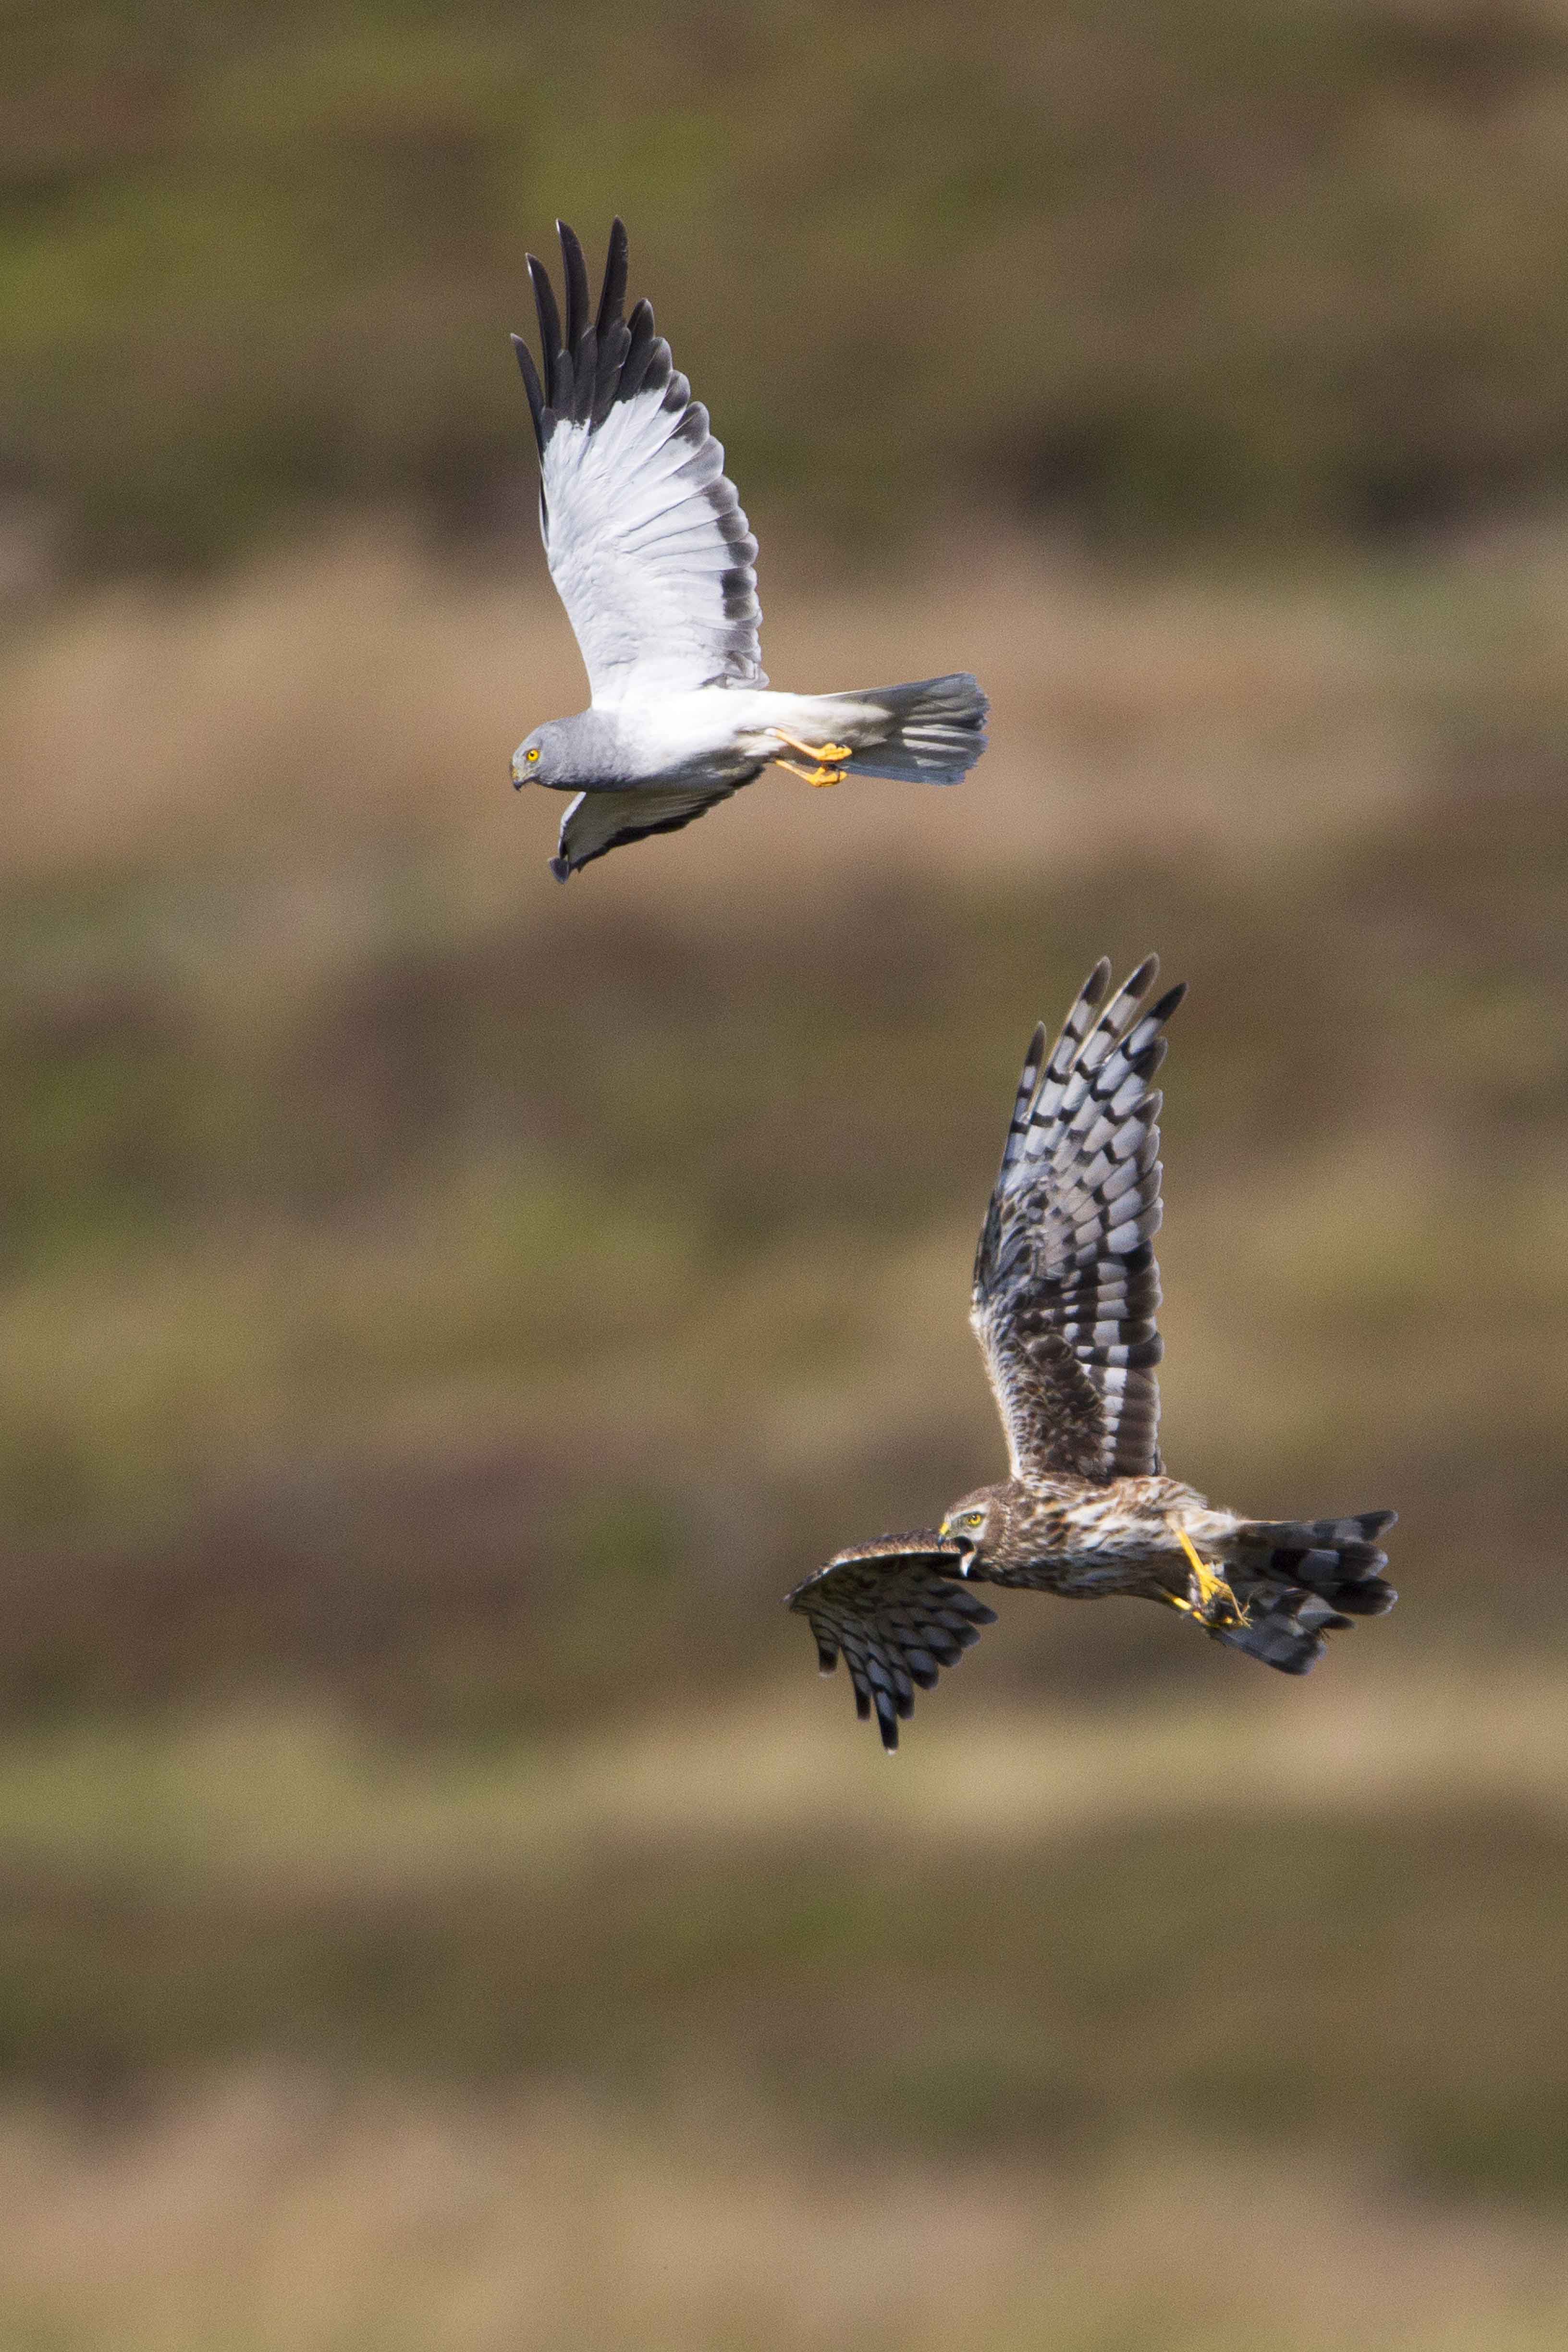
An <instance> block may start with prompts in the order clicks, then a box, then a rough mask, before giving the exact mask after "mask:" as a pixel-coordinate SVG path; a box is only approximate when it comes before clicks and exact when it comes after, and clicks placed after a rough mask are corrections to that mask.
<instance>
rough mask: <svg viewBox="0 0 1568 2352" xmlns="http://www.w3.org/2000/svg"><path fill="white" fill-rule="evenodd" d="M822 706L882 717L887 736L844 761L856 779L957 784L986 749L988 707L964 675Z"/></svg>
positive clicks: (833, 698) (840, 697)
mask: <svg viewBox="0 0 1568 2352" xmlns="http://www.w3.org/2000/svg"><path fill="white" fill-rule="evenodd" d="M822 699H823V700H824V701H825V702H854V703H858V705H859V706H860V708H861V709H865V708H866V707H867V706H868V705H869V706H871V707H872V708H874V709H876V708H879V709H882V710H883V711H885V712H886V714H887V719H888V731H887V733H886V734H885V735H884V736H882V737H881V738H880V739H879V740H878V741H876V742H873V743H868V744H866V745H865V746H864V747H863V748H862V749H861V750H859V751H857V752H856V754H855V756H854V758H853V759H852V760H850V761H848V763H847V764H848V767H849V769H850V771H851V772H853V773H854V774H856V775H858V776H892V777H894V778H895V779H896V780H897V781H898V782H900V783H911V784H956V783H961V782H963V778H964V777H965V776H966V775H967V774H968V773H969V771H970V770H971V768H973V765H974V762H975V761H976V760H978V759H979V757H980V754H981V753H982V751H984V749H985V720H986V717H987V714H988V713H989V711H990V709H991V705H990V704H989V702H987V700H986V698H985V697H984V694H982V692H981V691H980V688H979V685H978V683H977V682H976V680H975V679H974V678H973V677H971V676H970V674H969V672H968V671H967V670H954V671H952V673H951V674H950V675H949V676H948V677H921V678H917V679H916V680H915V681H914V683H913V685H911V686H868V687H864V688H861V690H860V691H859V692H858V693H857V694H826V695H824V696H823V698H822Z"/></svg>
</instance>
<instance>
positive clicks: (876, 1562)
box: [788, 956, 1397, 1751]
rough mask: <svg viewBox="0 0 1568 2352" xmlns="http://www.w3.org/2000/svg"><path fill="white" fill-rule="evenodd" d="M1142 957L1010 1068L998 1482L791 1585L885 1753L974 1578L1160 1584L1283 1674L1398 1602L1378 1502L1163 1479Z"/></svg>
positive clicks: (1080, 1589)
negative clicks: (1285, 1507)
mask: <svg viewBox="0 0 1568 2352" xmlns="http://www.w3.org/2000/svg"><path fill="white" fill-rule="evenodd" d="M1158 969H1159V967H1158V965H1157V963H1156V961H1155V960H1154V958H1153V957H1152V956H1151V957H1150V959H1149V960H1148V961H1147V962H1146V963H1142V964H1140V965H1139V967H1138V969H1137V971H1135V972H1134V973H1133V974H1132V976H1131V979H1130V980H1128V981H1126V982H1124V983H1123V985H1122V986H1121V988H1120V989H1118V990H1117V991H1116V992H1115V993H1114V994H1110V964H1109V963H1106V962H1100V963H1098V964H1096V966H1095V968H1094V970H1093V971H1091V972H1090V974H1089V978H1088V980H1087V981H1086V982H1084V985H1083V987H1082V989H1081V990H1080V992H1079V997H1078V1000H1077V1002H1076V1003H1075V1004H1074V1005H1073V1008H1072V1011H1071V1012H1070V1013H1068V1019H1067V1025H1066V1026H1065V1028H1064V1029H1063V1031H1062V1033H1061V1035H1060V1036H1059V1037H1058V1040H1057V1042H1056V1045H1054V1046H1053V1048H1052V1049H1051V1052H1050V1054H1049V1055H1047V1052H1046V1032H1045V1030H1044V1029H1043V1028H1039V1029H1037V1030H1036V1032H1035V1034H1034V1039H1033V1041H1032V1043H1031V1045H1030V1046H1029V1051H1028V1055H1027V1056H1026V1060H1025V1063H1024V1075H1023V1077H1022V1078H1021V1080H1020V1081H1019V1085H1018V1095H1017V1100H1016V1104H1015V1106H1014V1110H1013V1117H1012V1121H1011V1123H1010V1125H1009V1127H1008V1129H1007V1141H1006V1146H1005V1150H1004V1151H1003V1154H1002V1168H1001V1172H1000V1174H999V1175H998V1177H997V1179H996V1185H995V1190H994V1192H993V1193H992V1196H991V1204H990V1207H989V1208H988V1209H987V1211H986V1213H985V1223H984V1226H983V1228H982V1230H981V1235H980V1247H979V1250H978V1252H977V1254H976V1256H975V1261H974V1289H973V1304H972V1307H971V1311H970V1321H971V1323H972V1324H973V1328H974V1331H975V1334H976V1336H977V1338H978V1339H979V1341H980V1346H981V1349H982V1352H983V1354H984V1359H985V1369H986V1371H987V1373H988V1375H989V1377H990V1381H991V1386H992V1389H993V1391H994V1394H995V1398H996V1403H997V1407H998V1409H999V1411H1000V1412H1001V1415H1002V1423H1003V1426H1004V1428H1005V1431H1006V1434H1007V1450H1008V1454H1009V1455H1010V1457H1011V1469H1012V1475H1011V1476H1010V1477H1007V1478H1005V1479H1003V1480H1001V1481H1000V1482H998V1483H997V1484H995V1485H994V1486H979V1487H976V1489H975V1490H974V1492H973V1494H972V1495H965V1496H963V1500H962V1501H960V1502H957V1503H954V1504H953V1506H952V1508H951V1510H950V1511H949V1512H948V1514H947V1517H945V1518H944V1519H943V1520H942V1525H941V1526H940V1527H939V1528H922V1529H921V1530H920V1531H918V1532H917V1533H915V1534H912V1535H889V1536H879V1537H877V1538H875V1539H874V1540H873V1541H872V1542H870V1543H865V1544H856V1545H854V1546H853V1547H852V1548H851V1549H849V1550H848V1551H841V1552H840V1553H839V1554H838V1556H837V1559H834V1560H831V1561H830V1562H829V1563H828V1565H827V1566H826V1568H823V1569H819V1570H817V1572H816V1575H815V1576H809V1577H807V1579H806V1580H805V1583H804V1584H801V1585H798V1586H797V1587H796V1588H795V1591H794V1592H792V1593H791V1594H789V1596H788V1601H789V1606H790V1607H791V1608H792V1609H795V1610H798V1611H799V1612H800V1613H801V1614H802V1615H803V1616H804V1617H805V1618H806V1619H808V1620H809V1622H810V1625H811V1630H812V1632H813V1633H815V1634H816V1649H817V1658H818V1663H819V1664H820V1665H821V1667H822V1671H823V1673H824V1674H825V1675H826V1674H831V1673H832V1672H833V1670H834V1667H835V1665H836V1664H837V1661H838V1657H839V1654H840V1653H842V1654H843V1656H844V1658H845V1659H846V1661H847V1664H848V1667H849V1676H850V1680H851V1682H852V1683H853V1684H854V1686H855V1704H856V1710H857V1712H858V1714H859V1716H860V1717H861V1718H862V1720H864V1719H865V1718H866V1717H868V1716H870V1715H872V1714H875V1716H876V1718H877V1723H878V1727H879V1730H880V1732H881V1736H882V1745H883V1746H884V1748H888V1749H889V1751H891V1750H892V1749H893V1748H897V1746H898V1744H899V1721H900V1717H904V1716H907V1715H908V1714H909V1713H910V1708H911V1706H912V1705H913V1701H914V1691H915V1685H917V1684H918V1685H920V1686H921V1688H922V1689H925V1690H929V1689H930V1688H931V1685H932V1684H933V1683H934V1682H935V1681H936V1678H937V1670H938V1668H939V1667H941V1666H952V1665H956V1664H958V1661H959V1659H960V1658H961V1657H962V1656H963V1653H964V1651H965V1650H966V1649H968V1648H969V1646H970V1645H971V1643H973V1642H975V1641H977V1640H978V1639H979V1634H980V1628H981V1627H982V1626H983V1625H990V1624H994V1622H995V1612H994V1610H992V1609H989V1608H987V1607H986V1605H985V1603H984V1601H982V1600H981V1598H980V1596H979V1594H978V1592H977V1591H975V1589H974V1588H975V1587H976V1586H977V1585H982V1584H1001V1585H1024V1586H1026V1587H1028V1589H1029V1590H1030V1591H1037V1592H1056V1593H1060V1594H1062V1595H1063V1596H1064V1597H1065V1598H1068V1599H1073V1600H1083V1601H1092V1600H1099V1599H1100V1598H1101V1597H1102V1596H1104V1595H1105V1594H1108V1593H1127V1594H1131V1595H1134V1596H1136V1597H1137V1598H1139V1599H1142V1600H1145V1601H1159V1602H1160V1603H1161V1604H1162V1605H1163V1607H1165V1608H1167V1609H1172V1610H1174V1611H1177V1612H1179V1613H1180V1614H1181V1615H1182V1616H1183V1617H1184V1619H1185V1621H1186V1622H1188V1623H1189V1624H1192V1625H1196V1626H1201V1627H1202V1628H1203V1630H1204V1631H1205V1633H1208V1634H1209V1635H1210V1636H1211V1637H1212V1638H1213V1639H1214V1640H1215V1641H1217V1642H1224V1643H1228V1644H1229V1646H1230V1647H1231V1648H1233V1649H1237V1650H1242V1651H1245V1652H1246V1653H1247V1655H1248V1656H1249V1657H1253V1658H1260V1659H1261V1660H1262V1661H1263V1663H1264V1664H1265V1665H1269V1666H1277V1667H1279V1671H1280V1672H1281V1673H1282V1674H1287V1675H1304V1674H1306V1673H1307V1671H1308V1670H1309V1668H1310V1667H1311V1666H1313V1665H1315V1664H1316V1663H1317V1661H1318V1659H1319V1658H1320V1657H1321V1655H1322V1653H1323V1650H1324V1647H1325V1646H1326V1645H1325V1642H1324V1635H1325V1634H1327V1633H1337V1632H1341V1631H1342V1630H1343V1629H1344V1628H1345V1627H1347V1626H1348V1625H1349V1624H1350V1623H1351V1621H1352V1618H1355V1617H1380V1616H1381V1615H1382V1614H1383V1613H1384V1611H1385V1610H1387V1609H1392V1608H1393V1606H1394V1601H1395V1599H1396V1597H1397V1596H1396V1595H1395V1593H1394V1588H1393V1586H1392V1585H1390V1584H1387V1583H1385V1582H1384V1579H1383V1576H1382V1572H1381V1571H1382V1570H1384V1568H1385V1567H1386V1566H1387V1565H1388V1562H1387V1559H1386V1557H1385V1555H1384V1553H1383V1552H1382V1551H1380V1550H1379V1549H1378V1548H1377V1538H1378V1537H1379V1536H1381V1535H1382V1533H1383V1531H1384V1528H1387V1527H1390V1526H1392V1525H1393V1522H1394V1513H1393V1512H1392V1511H1363V1512H1362V1513H1360V1514H1359V1515H1358V1516H1357V1517H1353V1518H1342V1519H1308V1520H1304V1521H1294V1520H1290V1521H1287V1520H1276V1519H1248V1518H1243V1517H1240V1516H1239V1514H1237V1512H1235V1511H1227V1510H1223V1509H1217V1508H1215V1507H1212V1506H1211V1505H1210V1504H1209V1503H1208V1502H1206V1501H1205V1498H1204V1496H1202V1495H1200V1494H1198V1493H1197V1492H1196V1491H1195V1490H1194V1488H1193V1487H1191V1486H1183V1485H1182V1484H1181V1482H1180V1481H1179V1480H1178V1479H1175V1478H1168V1477H1166V1476H1165V1475H1164V1474H1163V1465H1162V1463H1161V1460H1160V1449H1159V1445H1158V1443H1157V1435H1158V1429H1159V1420H1160V1396H1159V1388H1158V1384H1157V1382H1156V1379H1155V1366H1156V1365H1157V1364H1158V1363H1159V1361H1160V1358H1161V1354H1162V1347H1161V1341H1160V1335H1159V1333H1158V1332H1157V1330H1156V1329H1155V1328H1154V1311H1155V1309H1156V1307H1158V1306H1159V1304H1160V1274H1159V1268H1158V1267H1157V1266H1156V1265H1155V1263H1154V1251H1153V1237H1154V1235H1155V1234H1156V1233H1157V1232H1158V1231H1159V1227H1160V1158H1159V1152H1160V1130H1159V1128H1158V1126H1157V1125H1156V1124H1155V1122H1156V1120H1157V1119H1158V1118H1159V1115H1160V1105H1161V1100H1162V1097H1160V1096H1159V1095H1158V1094H1154V1093H1152V1092H1151V1091H1150V1080H1151V1079H1152V1077H1153V1076H1154V1074H1155V1072H1156V1071H1157V1070H1158V1068H1159V1066H1160V1065H1161V1063H1162V1062H1163V1059H1164V1056H1165V1039H1164V1036H1163V1029H1164V1025H1165V1024H1166V1022H1167V1021H1168V1020H1169V1019H1170V1017H1171V1014H1172V1013H1173V1012H1174V1011H1175V1009H1176V1007H1177V1005H1178V1004H1179V1003H1181V1001H1182V997H1183V995H1184V990H1183V989H1181V988H1173V989H1170V990H1168V991H1167V992H1166V993H1165V994H1164V995H1163V996H1162V997H1161V998H1160V999H1159V1000H1158V1002H1157V1003H1153V1004H1152V1005H1150V1006H1149V1008H1148V1010H1147V1011H1144V1009H1143V1000H1144V998H1145V997H1146V996H1147V994H1148V992H1149V990H1150V989H1151V987H1152V985H1153V982H1154V979H1155V976H1156V973H1157V971H1158Z"/></svg>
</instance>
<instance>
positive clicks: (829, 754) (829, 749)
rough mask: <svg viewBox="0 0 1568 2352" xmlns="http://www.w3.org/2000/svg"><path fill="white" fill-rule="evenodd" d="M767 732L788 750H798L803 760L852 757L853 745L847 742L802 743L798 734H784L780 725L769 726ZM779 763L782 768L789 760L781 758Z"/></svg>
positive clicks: (832, 759)
mask: <svg viewBox="0 0 1568 2352" xmlns="http://www.w3.org/2000/svg"><path fill="white" fill-rule="evenodd" d="M768 732H769V734H770V735H772V736H773V738H774V739H775V740H777V741H778V742H780V743H783V744H785V745H786V746H787V747H788V749H789V750H790V751H798V752H799V753H800V755H801V757H802V759H805V760H816V761H838V760H848V759H852V758H853V757H854V750H853V746H852V745H850V744H848V743H803V742H802V741H801V740H800V738H799V736H798V735H786V734H785V733H784V729H783V728H782V727H770V728H769V730H768ZM779 765H780V767H781V768H784V767H787V766H788V765H789V762H788V761H787V760H781V761H779Z"/></svg>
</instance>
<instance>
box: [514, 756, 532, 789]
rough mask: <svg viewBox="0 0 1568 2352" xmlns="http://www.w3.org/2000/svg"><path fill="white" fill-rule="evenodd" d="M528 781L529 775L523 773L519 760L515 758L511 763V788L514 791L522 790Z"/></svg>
mask: <svg viewBox="0 0 1568 2352" xmlns="http://www.w3.org/2000/svg"><path fill="white" fill-rule="evenodd" d="M526 782H528V779H527V777H526V776H525V775H524V774H523V772H522V770H521V768H520V767H519V766H518V764H517V761H515V760H514V761H512V763H511V788H512V790H513V792H514V793H520V792H521V790H522V788H523V786H524V784H525V783H526Z"/></svg>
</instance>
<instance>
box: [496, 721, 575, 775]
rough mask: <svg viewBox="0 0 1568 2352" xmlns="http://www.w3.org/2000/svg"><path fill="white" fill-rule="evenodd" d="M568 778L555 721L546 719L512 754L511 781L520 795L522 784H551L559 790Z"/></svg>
mask: <svg viewBox="0 0 1568 2352" xmlns="http://www.w3.org/2000/svg"><path fill="white" fill-rule="evenodd" d="M570 776H571V770H570V768H569V766H568V763H567V760H566V758H565V756H564V746H563V743H562V741H561V721H560V720H559V719H546V720H545V722H544V724H543V726H542V727H536V728H535V729H534V730H533V732H532V734H531V735H525V736H524V737H523V739H522V741H521V743H520V744H519V745H518V747H517V749H516V751H514V752H513V753H512V755H511V780H512V782H513V783H514V784H515V785H516V786H517V787H518V790H519V791H520V792H521V789H522V787H523V785H524V784H552V785H553V786H554V787H555V788H556V790H557V791H559V790H560V789H561V788H562V787H563V785H566V784H567V783H568V782H569V781H570Z"/></svg>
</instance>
